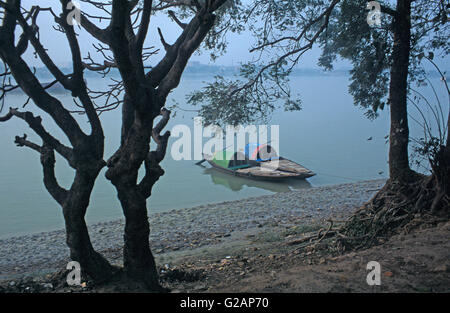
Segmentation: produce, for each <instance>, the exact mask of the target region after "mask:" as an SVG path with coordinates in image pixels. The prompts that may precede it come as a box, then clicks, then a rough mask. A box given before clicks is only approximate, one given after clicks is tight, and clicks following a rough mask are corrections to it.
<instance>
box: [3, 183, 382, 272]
mask: <svg viewBox="0 0 450 313" xmlns="http://www.w3.org/2000/svg"><path fill="white" fill-rule="evenodd" d="M384 183H385V180H372V181H362V182H357V183H350V184H340V185H333V186H325V187H315V188H311V189H302V190H293V191H289V192H282V193H276V194H273V195H265V196H259V197H252V198H248V199H243V200H235V201H228V202H221V203H213V204H206V205H201V206H196V207H193V208H186V209H177V210H172V211H168V212H163V213H153V214H150V218H149V220H150V225H151V235H150V240H151V247H152V250H153V252H154V253H155V255H158V254H164V253H168V252H173V251H179V250H185V249H193V248H198V247H201V246H204V245H211V244H217V243H219V242H220V241H221V240H222V239H223V238H226V237H227V236H230V234H231V233H233V232H235V231H246V230H249V229H255V228H263V227H265V226H271V225H274V224H276V225H279V226H283V225H286V227H288V226H292V225H295V224H296V223H308V224H315V223H319V222H324V221H326V220H327V219H328V218H330V217H333V218H337V219H342V218H345V217H346V216H348V215H349V214H350V213H352V212H353V211H354V210H355V209H356V208H357V207H359V206H360V205H362V204H363V203H364V202H365V201H367V200H369V198H370V197H371V196H372V195H373V194H374V193H375V192H376V190H378V189H380V188H381V187H382V186H383V185H384ZM123 227H124V220H123V219H120V220H115V221H111V222H103V223H96V224H93V225H89V232H90V235H91V239H92V243H93V245H94V248H95V249H97V250H98V251H100V252H102V253H103V254H104V255H105V256H106V257H108V259H109V260H111V262H112V263H115V264H120V263H121V259H122V257H121V250H122V244H123ZM0 247H1V249H0V280H5V279H10V278H14V277H16V276H17V275H19V276H20V275H26V274H33V273H34V274H35V273H40V272H42V271H44V272H45V271H51V270H54V269H57V268H60V267H61V266H64V264H65V262H67V261H68V248H67V246H66V244H65V231H64V230H58V231H52V232H42V233H37V234H30V235H24V236H19V237H10V238H6V239H0Z"/></svg>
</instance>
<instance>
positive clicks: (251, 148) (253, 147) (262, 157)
mask: <svg viewBox="0 0 450 313" xmlns="http://www.w3.org/2000/svg"><path fill="white" fill-rule="evenodd" d="M245 156H246V157H247V158H248V159H249V160H253V161H258V162H263V161H270V160H277V159H279V157H278V154H277V152H276V151H275V149H274V148H272V146H270V145H268V144H259V143H249V144H248V145H246V146H245Z"/></svg>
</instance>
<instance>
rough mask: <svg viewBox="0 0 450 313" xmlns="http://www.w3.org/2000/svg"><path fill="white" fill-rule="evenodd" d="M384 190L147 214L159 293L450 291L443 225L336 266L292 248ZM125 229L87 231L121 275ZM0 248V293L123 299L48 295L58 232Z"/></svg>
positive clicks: (319, 192) (348, 188)
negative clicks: (373, 280) (162, 289)
mask: <svg viewBox="0 0 450 313" xmlns="http://www.w3.org/2000/svg"><path fill="white" fill-rule="evenodd" d="M383 184H384V181H381V180H379V181H369V182H361V183H358V184H344V185H338V186H331V187H321V188H313V189H309V190H296V191H292V192H287V193H280V194H275V195H273V196H263V197H257V198H250V199H246V200H240V201H233V202H225V203H220V204H213V205H205V206H200V207H196V208H192V209H186V210H176V211H171V212H168V213H161V214H153V215H151V217H150V221H151V226H152V236H151V241H152V247H153V250H154V252H155V256H156V259H157V263H158V264H159V265H160V271H161V278H162V281H163V284H164V285H165V286H166V287H169V288H170V289H171V290H172V291H173V292H230V291H231V292H347V291H353V292H377V291H380V292H448V291H450V274H449V272H450V263H449V260H450V258H449V256H450V255H449V251H450V250H449V246H450V244H449V242H448V235H449V232H450V224H449V223H447V224H445V223H442V224H441V225H439V226H438V227H434V228H428V229H423V230H416V231H415V232H413V233H410V234H402V235H399V236H396V237H394V238H392V239H391V240H390V241H388V242H386V243H384V244H382V245H379V246H376V247H373V248H371V249H368V250H365V251H359V252H357V253H350V254H347V255H343V256H337V255H336V254H334V253H333V252H330V251H327V250H323V251H322V250H321V249H312V248H308V249H306V250H305V249H299V247H300V246H299V245H297V244H296V242H297V241H298V239H301V238H303V237H304V236H307V235H308V234H310V233H311V232H313V231H317V230H318V229H321V228H324V229H325V228H326V227H327V225H328V222H327V220H329V219H330V218H332V219H333V220H343V219H345V218H346V217H347V216H349V215H350V214H351V213H352V212H353V211H354V210H355V208H356V207H358V206H359V205H361V204H362V203H363V202H365V201H367V200H368V199H369V198H370V197H371V196H372V195H373V194H374V193H375V192H376V191H377V190H378V189H379V188H380V187H381V186H382V185H383ZM122 228H123V221H115V222H110V223H102V224H97V225H93V226H91V227H90V232H91V234H92V238H93V242H94V245H95V246H96V248H97V249H98V250H99V251H101V252H102V253H103V254H105V255H106V256H107V257H108V258H109V259H110V260H111V261H112V262H113V263H115V264H118V265H120V263H121V244H122ZM323 244H325V243H323ZM0 247H1V250H0V281H2V282H1V283H0V291H6V292H9V291H13V292H33V291H35V292H67V291H87V292H101V291H121V290H120V288H119V289H114V288H113V289H111V288H107V287H106V288H103V287H102V288H90V286H89V285H87V286H86V287H85V288H82V289H68V288H62V289H55V286H54V285H53V284H52V282H51V281H50V276H49V275H48V274H50V273H52V272H55V271H56V270H59V269H61V268H63V267H65V264H66V262H67V261H68V259H67V248H66V247H65V245H64V233H63V232H62V231H60V232H52V233H43V234H36V235H30V236H25V237H20V238H10V239H7V240H1V241H0ZM319 248H320V247H319ZM369 261H377V262H379V263H380V265H381V269H382V285H381V286H375V287H374V286H368V285H367V283H366V276H367V274H368V272H369V271H368V270H367V269H366V266H367V263H368V262H369Z"/></svg>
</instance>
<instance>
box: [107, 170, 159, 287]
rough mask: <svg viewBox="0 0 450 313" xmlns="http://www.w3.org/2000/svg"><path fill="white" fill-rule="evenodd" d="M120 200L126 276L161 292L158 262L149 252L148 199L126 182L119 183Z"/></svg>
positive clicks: (123, 180)
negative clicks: (123, 225)
mask: <svg viewBox="0 0 450 313" xmlns="http://www.w3.org/2000/svg"><path fill="white" fill-rule="evenodd" d="M116 188H117V191H118V197H119V200H120V203H121V204H122V208H123V212H124V215H125V220H126V222H125V235H124V250H123V261H124V269H125V272H126V274H127V275H128V276H129V277H130V278H132V279H134V280H138V281H142V282H144V283H145V284H146V285H147V287H149V288H150V289H152V290H158V289H159V288H160V287H159V281H158V273H157V270H156V263H155V259H154V257H153V255H152V252H151V250H150V243H149V236H150V225H149V222H148V214H147V205H146V199H145V198H144V197H143V196H142V195H141V194H140V192H139V191H138V190H137V188H136V187H135V186H130V185H129V184H128V183H127V178H123V179H119V182H116Z"/></svg>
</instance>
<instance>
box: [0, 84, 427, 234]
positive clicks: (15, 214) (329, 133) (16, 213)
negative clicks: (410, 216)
mask: <svg viewBox="0 0 450 313" xmlns="http://www.w3.org/2000/svg"><path fill="white" fill-rule="evenodd" d="M207 79H208V78H205V77H195V76H190V77H185V78H184V80H183V81H182V83H181V85H180V87H179V88H178V89H177V90H176V91H175V92H174V93H173V94H172V95H171V100H170V101H169V104H172V103H173V100H176V101H177V102H179V103H180V104H181V106H182V107H184V108H187V109H188V107H187V106H186V105H183V103H185V100H184V96H185V95H186V94H187V93H189V92H191V91H192V90H194V89H195V88H198V87H199V86H200V85H201V84H202V82H203V81H204V80H207ZM92 83H93V85H101V84H104V83H105V82H104V81H101V80H95V81H93V82H92ZM292 85H293V90H296V91H298V92H299V93H300V94H301V97H302V100H303V110H302V111H300V112H294V113H293V112H283V111H282V110H280V111H277V112H276V113H275V114H274V116H273V118H272V120H271V122H270V123H271V124H278V125H280V154H281V155H283V156H284V157H286V158H289V159H292V160H295V161H297V162H299V163H301V164H302V165H304V166H306V167H307V168H309V169H311V170H313V171H314V172H316V173H317V176H315V177H312V178H310V179H308V180H307V181H298V180H292V181H287V182H284V183H269V182H255V181H251V180H247V179H243V178H237V177H232V176H229V175H226V174H223V173H220V172H217V171H216V170H213V169H211V168H209V167H199V166H196V165H194V164H195V161H174V160H173V159H172V157H171V155H170V153H168V154H167V157H166V159H165V160H164V161H163V162H162V166H163V168H164V169H165V171H166V175H164V176H163V177H162V178H161V179H160V181H159V182H158V183H157V185H156V186H155V188H154V191H153V196H152V197H151V198H150V200H149V208H150V213H154V212H163V211H168V210H171V209H178V208H188V207H192V206H196V205H200V204H205V203H211V202H221V201H228V200H234V199H241V198H246V197H252V196H259V195H266V194H272V193H275V192H283V191H288V190H292V189H299V188H311V187H316V186H324V185H332V184H339V183H348V182H356V181H361V180H368V179H378V178H385V177H386V175H387V152H388V146H387V144H386V140H385V138H384V137H385V136H386V135H387V134H388V133H389V121H388V111H385V112H382V113H381V115H380V117H379V118H378V119H376V120H375V121H369V120H367V119H366V118H365V117H364V116H363V111H362V110H361V109H359V108H357V107H355V106H353V101H352V98H351V96H350V95H349V94H348V92H347V86H348V79H347V78H346V77H312V78H309V77H295V78H293V79H292ZM60 99H62V100H63V101H64V103H67V104H70V103H72V99H71V98H70V97H67V96H66V97H61V96H60ZM23 100H24V98H23V97H22V96H20V95H15V96H10V97H9V98H8V103H7V106H8V107H9V106H12V107H19V106H21V104H22V103H23ZM31 107H32V104H31V105H30V107H29V109H31ZM38 114H39V115H41V116H42V117H43V119H44V124H45V126H46V127H47V128H48V129H49V130H51V131H53V132H54V133H55V134H57V135H58V136H59V138H61V140H62V141H64V136H63V135H62V134H61V132H60V131H58V130H57V129H56V127H54V125H52V123H51V122H50V120H49V117H48V116H46V115H45V114H44V113H42V112H39V113H38ZM194 116H195V114H194V113H192V112H183V111H180V112H178V113H177V114H176V116H175V118H172V119H171V121H170V123H169V125H168V129H172V127H173V126H174V125H176V124H180V123H182V124H186V125H188V126H190V127H191V129H193V125H194V123H193V117H194ZM102 119H103V124H104V129H105V135H106V138H107V142H106V154H105V155H106V157H108V156H110V155H111V154H112V153H113V151H114V150H115V149H116V148H117V145H118V143H119V136H120V112H119V111H116V112H107V113H105V114H103V115H102ZM80 121H82V122H81V124H82V125H83V127H85V128H86V129H88V124H87V122H86V121H85V120H84V117H82V116H80ZM411 126H412V134H413V135H420V131H421V130H420V127H418V126H417V125H415V124H414V123H413V122H411ZM24 133H27V134H28V135H29V138H31V139H34V140H35V141H36V142H39V140H38V139H37V138H36V136H34V135H33V134H32V132H31V131H30V130H29V129H28V128H27V127H26V126H25V125H24V123H23V122H22V121H20V120H17V119H13V120H11V121H9V122H8V124H4V123H2V124H0V147H1V148H0V149H1V150H0V237H9V236H16V235H21V234H27V233H34V232H40V231H51V230H56V229H60V228H62V227H63V217H62V212H61V209H60V208H59V207H58V205H57V204H56V202H55V201H54V200H53V199H52V198H51V197H50V196H49V194H48V193H47V191H46V190H45V188H44V186H43V183H42V173H41V172H42V169H41V165H40V163H39V157H38V155H37V154H36V153H34V152H33V151H31V150H29V149H26V148H18V147H16V146H15V144H14V143H13V141H14V137H15V136H16V135H22V134H24ZM369 138H372V139H371V140H368V139H369ZM175 140H176V138H172V139H171V141H170V143H173V142H174V141H175ZM205 141H206V139H205ZM168 149H169V151H170V146H169V148H168ZM57 175H58V179H59V180H60V183H61V185H63V186H65V187H68V186H69V185H70V183H71V181H72V179H73V173H72V171H71V170H70V168H69V167H68V166H67V164H66V163H65V161H64V160H63V159H61V158H58V159H57ZM122 216H123V215H122V212H121V208H120V206H119V203H118V200H117V198H116V194H115V190H114V188H113V187H112V185H111V184H110V183H109V182H108V181H107V180H106V179H105V178H104V171H103V172H102V173H101V175H100V176H99V178H98V180H97V184H96V186H95V189H94V192H93V195H92V198H91V205H90V207H89V210H88V214H87V221H88V222H89V223H95V222H100V221H108V220H114V219H117V218H121V217H122Z"/></svg>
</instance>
